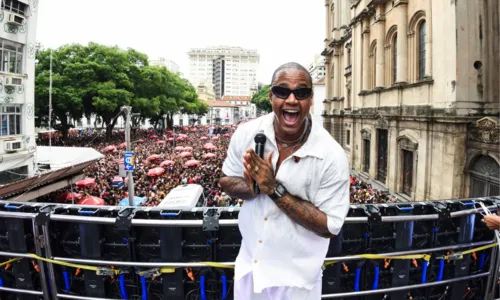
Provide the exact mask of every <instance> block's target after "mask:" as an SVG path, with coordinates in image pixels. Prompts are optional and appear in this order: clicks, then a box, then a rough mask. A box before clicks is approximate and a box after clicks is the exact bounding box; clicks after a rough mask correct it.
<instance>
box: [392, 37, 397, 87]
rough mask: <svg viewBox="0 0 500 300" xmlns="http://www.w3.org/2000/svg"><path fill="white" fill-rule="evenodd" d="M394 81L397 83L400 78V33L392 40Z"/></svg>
mask: <svg viewBox="0 0 500 300" xmlns="http://www.w3.org/2000/svg"><path fill="white" fill-rule="evenodd" d="M392 48H393V50H392V83H393V84H394V83H396V80H397V79H398V34H397V33H396V34H394V39H393V40H392Z"/></svg>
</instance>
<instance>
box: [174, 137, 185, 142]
mask: <svg viewBox="0 0 500 300" xmlns="http://www.w3.org/2000/svg"><path fill="white" fill-rule="evenodd" d="M175 140H177V141H181V142H182V141H184V140H185V138H183V137H182V136H180V137H178V138H176V139H175Z"/></svg>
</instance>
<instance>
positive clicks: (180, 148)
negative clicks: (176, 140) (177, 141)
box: [174, 146, 184, 151]
mask: <svg viewBox="0 0 500 300" xmlns="http://www.w3.org/2000/svg"><path fill="white" fill-rule="evenodd" d="M174 150H175V151H184V147H182V146H177V147H175V148H174Z"/></svg>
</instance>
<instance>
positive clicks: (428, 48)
mask: <svg viewBox="0 0 500 300" xmlns="http://www.w3.org/2000/svg"><path fill="white" fill-rule="evenodd" d="M426 4H427V5H426V8H425V22H426V25H427V26H426V28H427V32H426V38H427V40H426V44H425V52H426V58H425V76H428V77H432V0H426Z"/></svg>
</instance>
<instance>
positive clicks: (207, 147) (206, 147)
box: [203, 143, 217, 150]
mask: <svg viewBox="0 0 500 300" xmlns="http://www.w3.org/2000/svg"><path fill="white" fill-rule="evenodd" d="M203 149H205V150H215V149H217V147H215V146H214V144H212V143H206V144H205V145H203Z"/></svg>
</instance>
